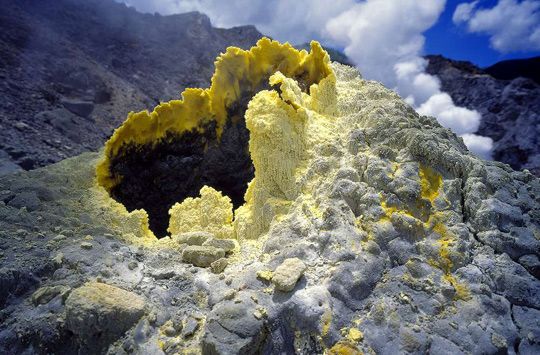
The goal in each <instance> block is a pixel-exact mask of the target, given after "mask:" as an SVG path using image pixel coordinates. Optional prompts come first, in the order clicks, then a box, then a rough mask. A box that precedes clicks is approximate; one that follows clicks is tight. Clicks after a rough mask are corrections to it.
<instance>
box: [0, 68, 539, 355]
mask: <svg viewBox="0 0 540 355" xmlns="http://www.w3.org/2000/svg"><path fill="white" fill-rule="evenodd" d="M332 70H333V72H334V73H335V76H336V82H335V85H329V86H325V88H322V89H321V92H319V95H321V96H319V97H331V96H332V95H333V94H332V92H334V91H333V90H335V95H336V96H335V97H336V100H337V101H336V109H337V110H335V111H325V106H324V105H326V104H328V103H325V104H323V105H322V106H320V107H317V106H312V104H310V103H309V101H302V100H307V97H306V96H304V95H300V94H298V96H295V95H293V93H294V92H297V93H299V89H298V91H296V90H297V88H298V86H297V85H298V84H295V83H294V81H292V80H285V79H282V80H284V81H283V82H282V86H281V89H280V93H281V94H280V95H285V96H284V97H286V99H287V100H288V101H289V103H286V102H285V100H282V99H281V98H280V97H279V95H278V93H277V91H276V90H269V91H264V92H261V93H260V94H258V95H257V96H255V98H254V99H253V100H252V105H250V108H249V109H248V111H247V112H246V115H247V117H259V118H260V117H264V118H265V119H268V121H267V122H268V123H269V124H271V122H272V117H274V118H277V117H283V116H280V115H281V113H280V112H281V111H279V110H276V107H287V105H292V106H294V107H297V108H298V109H299V110H300V111H302V112H305V113H306V115H307V116H306V117H307V118H306V119H307V122H311V124H315V123H317V124H319V126H318V128H319V130H316V129H310V130H307V131H306V132H308V133H309V134H314V135H315V137H318V138H317V139H319V141H316V142H315V143H314V144H312V145H308V146H305V147H304V148H302V149H305V151H303V154H302V155H301V156H302V157H303V158H302V159H304V160H303V162H304V164H305V165H301V168H299V170H297V171H296V172H295V174H296V173H298V174H299V175H295V174H293V177H294V179H293V181H294V184H296V186H298V187H299V191H301V193H300V194H299V195H297V196H295V197H294V198H292V199H290V200H288V202H287V205H286V208H285V209H284V210H283V211H284V212H283V213H282V214H276V215H275V216H274V217H273V218H272V220H271V221H269V224H268V227H267V229H266V230H263V233H261V234H260V235H259V236H258V237H257V238H256V239H240V240H238V247H235V248H234V249H232V253H230V254H229V256H227V260H228V265H227V266H226V267H225V268H224V269H223V270H217V272H214V271H215V270H212V268H208V267H199V266H194V265H191V264H190V263H189V262H186V261H189V260H183V257H182V254H183V252H185V250H189V249H188V248H189V245H188V244H187V243H193V244H199V243H200V244H201V245H203V244H204V243H206V242H207V241H208V240H209V239H210V237H209V236H208V235H203V237H200V236H199V237H198V236H193V235H188V236H185V235H184V236H171V237H165V238H161V239H155V238H152V237H151V236H149V233H148V231H147V230H146V229H145V228H147V225H148V220H147V217H146V214H145V213H144V212H142V211H140V210H135V211H133V212H131V213H128V212H127V211H126V210H125V208H124V207H123V206H122V205H121V204H119V203H118V202H116V201H114V200H113V199H111V198H110V197H109V195H108V194H107V192H106V191H105V190H104V189H103V188H101V187H100V186H98V185H96V182H95V167H96V165H97V163H98V161H99V160H100V159H101V157H100V156H99V155H98V154H96V153H86V154H83V155H81V156H79V157H76V158H72V159H68V160H65V161H63V162H61V163H58V164H55V165H52V166H50V167H47V168H42V169H39V170H35V171H30V172H22V173H17V174H14V175H8V176H5V177H3V178H0V191H1V193H0V195H1V199H2V201H3V202H2V203H0V215H1V218H0V226H1V230H2V232H1V234H0V249H1V254H0V255H1V257H2V269H1V271H0V292H1V294H0V296H1V297H0V302H1V303H2V304H3V309H2V311H1V313H0V319H1V320H2V321H1V323H0V324H1V325H0V349H1V350H2V351H3V352H6V351H12V352H13V351H14V352H28V353H33V352H57V353H76V352H77V351H80V350H81V349H84V346H85V342H84V341H83V340H82V339H84V336H88V335H89V334H88V333H91V332H85V334H80V332H79V328H78V327H77V326H76V325H74V324H76V323H73V322H72V321H71V320H70V319H71V316H70V314H71V313H70V312H69V305H70V304H72V302H74V300H76V299H77V298H78V297H80V296H79V295H81V294H85V292H83V291H84V290H85V289H87V288H89V287H102V288H107V289H109V288H110V290H111V291H110V292H112V293H113V294H114V293H117V292H128V293H130V296H128V298H133V299H142V300H144V311H143V314H142V315H141V316H140V318H139V315H140V314H141V313H140V307H136V306H135V305H136V304H137V302H135V304H134V305H133V307H135V309H134V310H131V309H129V307H123V306H122V305H121V304H119V305H115V307H118V309H121V310H122V311H120V312H117V313H115V314H114V315H109V314H110V313H108V311H107V309H109V307H108V306H107V305H108V303H104V302H102V301H96V304H95V306H92V307H89V309H88V310H84V311H83V310H81V311H83V312H89V313H92V312H100V314H103V315H104V317H105V319H107V320H109V321H110V320H112V319H113V318H112V317H120V316H121V317H122V319H126V320H125V321H123V322H122V323H121V324H126V325H127V324H130V325H132V326H131V328H129V330H127V331H125V333H122V335H118V338H117V339H110V338H102V339H101V340H97V341H95V343H94V345H95V346H96V348H95V349H98V351H100V352H107V351H108V352H109V353H119V354H122V353H167V354H168V353H178V352H181V351H191V352H195V353H198V352H202V353H206V354H213V353H227V354H231V353H239V354H240V353H242V354H246V353H298V354H302V353H322V352H325V351H326V352H328V353H353V354H354V353H360V352H364V353H371V352H375V353H381V354H395V353H398V352H400V353H426V352H430V353H452V354H461V353H510V354H515V353H523V354H527V353H537V352H538V351H540V327H539V325H538V322H537V319H538V317H539V315H540V280H539V278H540V273H539V271H540V261H539V256H540V253H539V250H540V180H539V179H538V178H536V177H534V176H533V175H532V174H530V173H529V172H526V171H521V172H520V171H513V170H512V169H511V168H509V167H508V166H507V165H504V164H501V163H498V162H493V161H482V160H479V159H478V158H476V157H474V156H472V155H470V154H469V153H468V151H467V149H466V147H465V146H464V144H463V142H462V141H461V140H460V139H459V138H457V137H456V136H455V135H454V134H453V133H452V132H450V131H449V130H447V129H444V128H442V127H441V126H440V125H439V124H438V123H437V122H436V120H435V119H433V118H430V117H423V116H419V115H418V114H417V113H416V112H415V111H414V110H412V109H411V108H410V107H409V106H408V105H406V104H405V103H404V102H403V101H402V100H401V99H400V98H399V97H398V96H397V95H396V94H395V93H393V92H392V91H390V90H388V89H386V88H384V87H383V86H382V85H380V84H378V83H375V82H370V81H365V80H363V79H362V78H361V77H360V75H359V74H358V72H357V71H356V70H355V69H353V68H350V67H347V66H343V65H340V64H333V65H332ZM312 94H313V93H312ZM328 95H329V96H328ZM269 97H273V98H275V100H276V101H264V100H265V99H266V98H269ZM300 97H302V100H300ZM261 102H263V103H265V105H261ZM281 105H285V106H281ZM295 105H296V106H295ZM250 110H252V111H250ZM259 110H265V115H261V113H262V112H260V111H259ZM288 112H290V114H291V115H292V114H293V113H292V111H288ZM268 127H272V126H271V125H270V126H268ZM314 127H315V126H314ZM259 128H260V127H259ZM283 132H284V133H286V132H287V131H283ZM320 132H326V133H325V135H323V136H318V134H319V133H320ZM287 134H289V133H287ZM326 134H327V135H326ZM295 147H296V146H295ZM299 147H302V146H299ZM295 149H296V148H295ZM293 154H294V152H293ZM272 203H274V202H272ZM270 205H271V204H270ZM201 232H204V231H201ZM199 235H200V233H199ZM212 248H216V249H220V248H221V247H219V246H212ZM192 249H193V248H192ZM221 250H223V249H221ZM218 253H219V252H218ZM223 253H225V252H224V251H223ZM219 254H220V255H221V253H219ZM36 265H37V267H36ZM276 274H278V275H279V277H278V278H277V280H274V279H273V277H274V276H275V275H276ZM96 281H97V282H98V283H99V282H100V283H105V284H107V285H109V286H96V285H97V284H96ZM278 285H285V287H283V288H281V286H278ZM291 285H292V290H291ZM43 287H49V288H54V287H56V288H54V291H47V292H45V290H42V291H41V292H40V293H39V294H38V295H39V296H40V297H37V296H38V295H36V296H34V297H32V295H33V294H34V295H35V292H36V291H39V290H41V289H42V288H43ZM60 287H61V288H60ZM280 288H281V289H283V291H280ZM118 289H121V290H118ZM50 290H52V289H50ZM44 294H45V295H50V296H47V297H45V298H44V297H43V296H42V295H44ZM74 295H75V296H74ZM36 299H37V300H39V301H38V302H36V301H35V300H36ZM111 299H113V300H114V299H116V298H114V297H112V298H111ZM86 314H87V313H85V314H84V315H81V316H82V317H85V316H86ZM128 314H129V315H130V316H129V317H127V315H128ZM132 314H133V316H131V315H132ZM124 315H126V317H124ZM135 315H136V316H135ZM127 319H129V321H128V320H127ZM97 326H98V327H99V326H101V327H104V326H103V325H102V323H99V322H98V323H97ZM121 328H122V331H123V329H124V327H123V326H122V327H121ZM102 329H103V330H105V328H102ZM78 332H79V333H78ZM8 349H9V350H8Z"/></svg>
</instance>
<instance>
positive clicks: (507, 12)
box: [452, 0, 540, 53]
mask: <svg viewBox="0 0 540 355" xmlns="http://www.w3.org/2000/svg"><path fill="white" fill-rule="evenodd" d="M478 5H479V4H478V1H475V2H472V3H463V4H459V5H458V6H457V7H456V10H455V11H454V15H453V17H452V19H453V21H454V23H455V24H464V25H465V26H466V28H467V31H469V32H473V33H483V34H487V35H488V36H490V44H491V46H492V47H493V48H494V49H495V50H497V51H499V52H502V53H508V52H512V51H534V50H540V1H538V0H524V1H517V0H499V2H498V3H497V5H495V6H494V7H492V8H479V7H478Z"/></svg>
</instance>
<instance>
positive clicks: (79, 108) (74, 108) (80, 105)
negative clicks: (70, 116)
mask: <svg viewBox="0 0 540 355" xmlns="http://www.w3.org/2000/svg"><path fill="white" fill-rule="evenodd" d="M62 105H64V107H65V108H67V109H68V110H69V111H70V112H72V113H74V114H76V115H78V116H81V117H84V118H87V117H88V116H89V115H90V114H91V113H92V111H94V103H93V102H88V101H80V100H62Z"/></svg>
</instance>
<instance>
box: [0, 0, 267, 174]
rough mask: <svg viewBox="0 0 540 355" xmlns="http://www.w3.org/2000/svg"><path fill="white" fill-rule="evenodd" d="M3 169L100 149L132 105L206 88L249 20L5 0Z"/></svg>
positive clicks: (245, 36)
mask: <svg viewBox="0 0 540 355" xmlns="http://www.w3.org/2000/svg"><path fill="white" fill-rule="evenodd" d="M0 7H1V8H2V11H1V13H0V52H1V53H2V55H1V56H0V93H1V94H2V100H1V102H0V130H1V131H2V134H1V135H0V174H3V173H8V172H11V171H16V170H21V169H24V170H29V169H33V168H37V167H40V166H45V165H48V164H51V163H53V162H57V161H59V160H62V159H64V158H66V157H70V156H74V155H77V154H80V153H82V152H84V151H89V150H94V151H95V150H97V149H99V147H101V146H102V145H103V142H104V141H105V140H106V139H107V137H109V136H110V134H111V132H112V131H113V129H114V128H116V127H117V126H118V125H119V124H120V123H121V122H122V121H123V120H124V119H125V117H126V116H127V113H128V112H130V111H139V110H143V109H152V108H153V107H154V106H155V105H156V104H158V103H159V102H161V101H168V100H170V99H172V98H178V97H179V94H180V92H182V91H183V89H184V88H186V87H206V86H208V85H209V83H210V77H211V75H212V73H213V71H214V68H213V62H214V59H215V57H216V56H217V55H218V54H219V53H220V52H222V51H224V50H225V48H226V47H228V46H231V45H234V46H238V47H242V48H249V47H251V46H252V45H253V44H254V43H255V42H256V41H257V40H258V39H259V38H260V37H261V34H260V33H259V32H258V31H257V30H256V29H255V28H254V27H251V26H246V27H238V28H232V29H219V28H214V27H212V26H211V24H210V20H209V19H208V17H206V16H205V15H202V14H199V13H187V14H181V15H174V16H159V15H148V14H141V13H138V12H136V11H135V10H134V9H132V8H127V7H126V6H125V5H123V4H119V3H116V2H115V1H113V0H58V1H56V0H55V1H41V0H21V1H11V0H0Z"/></svg>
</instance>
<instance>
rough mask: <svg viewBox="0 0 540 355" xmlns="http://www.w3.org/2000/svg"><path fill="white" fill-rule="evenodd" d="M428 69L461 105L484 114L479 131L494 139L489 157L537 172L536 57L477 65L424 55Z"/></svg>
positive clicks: (539, 108)
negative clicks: (427, 61)
mask: <svg viewBox="0 0 540 355" xmlns="http://www.w3.org/2000/svg"><path fill="white" fill-rule="evenodd" d="M427 59H428V60H429V65H428V67H427V72H428V73H430V74H433V75H436V76H437V77H438V78H439V79H440V80H441V84H442V85H441V87H442V90H443V91H445V92H447V93H448V94H450V96H451V97H452V99H453V100H454V102H455V103H456V104H458V105H460V106H465V107H467V108H469V109H474V110H477V111H478V112H480V113H481V114H482V121H481V122H480V127H479V129H478V132H477V133H478V134H479V135H482V136H487V137H490V138H492V139H493V141H494V145H493V158H494V159H495V160H498V161H502V162H503V163H506V164H509V165H510V166H512V168H514V169H529V170H530V171H531V172H532V173H533V174H535V175H537V176H540V140H539V137H540V82H538V73H539V72H540V64H539V59H540V58H532V59H528V60H515V61H508V62H500V63H497V64H495V65H493V66H492V67H489V68H486V69H485V70H484V69H480V68H478V67H476V66H474V65H473V64H472V63H469V62H460V61H454V60H450V59H446V58H444V57H442V56H428V57H427Z"/></svg>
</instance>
